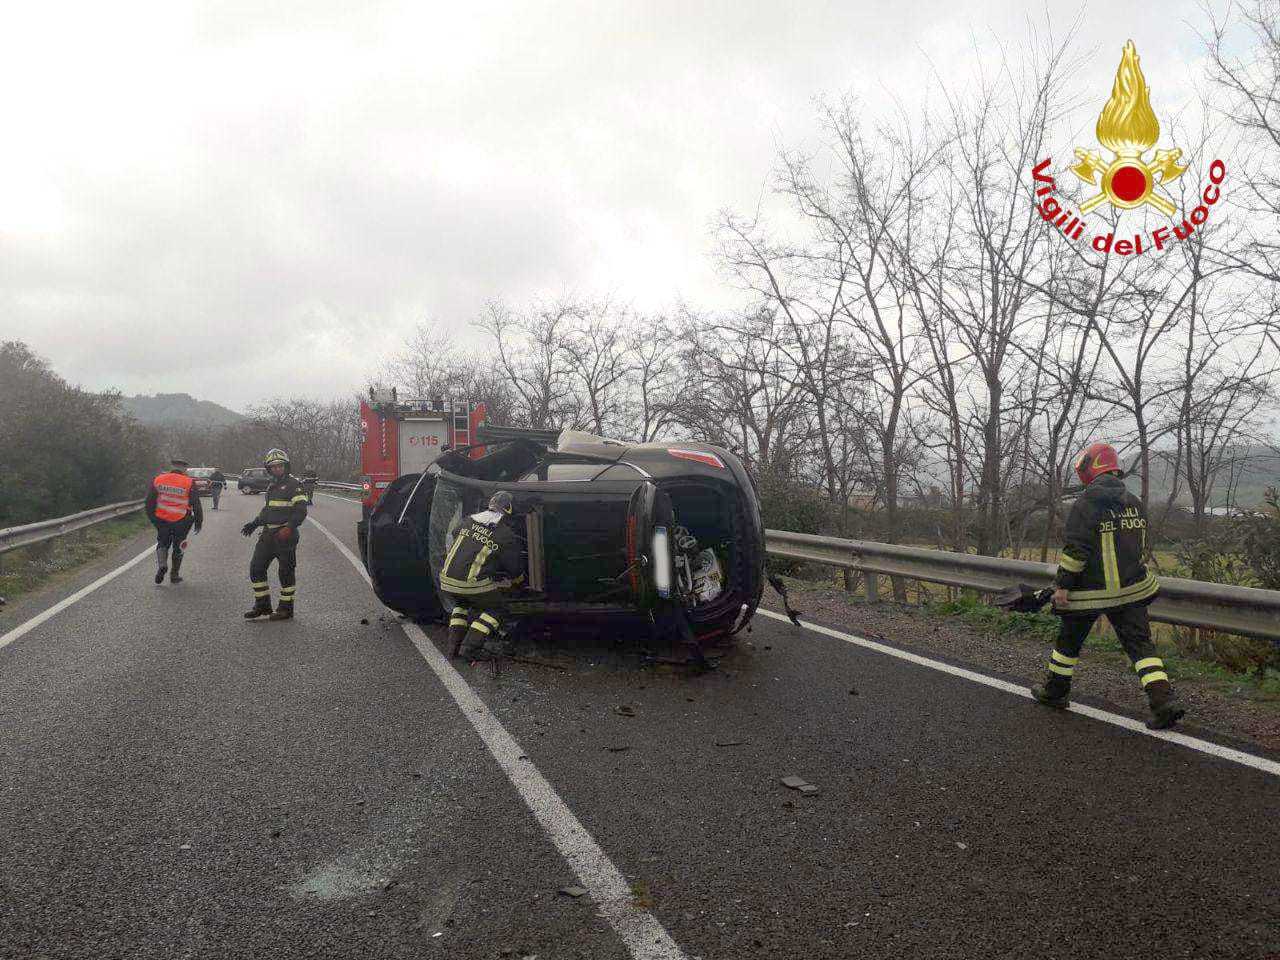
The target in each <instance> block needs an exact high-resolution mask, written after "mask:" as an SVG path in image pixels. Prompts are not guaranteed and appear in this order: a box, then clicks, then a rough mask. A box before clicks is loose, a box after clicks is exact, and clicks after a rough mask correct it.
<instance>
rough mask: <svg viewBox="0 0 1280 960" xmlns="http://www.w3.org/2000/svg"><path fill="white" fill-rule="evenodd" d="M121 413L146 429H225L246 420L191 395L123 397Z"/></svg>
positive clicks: (169, 394)
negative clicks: (188, 426)
mask: <svg viewBox="0 0 1280 960" xmlns="http://www.w3.org/2000/svg"><path fill="white" fill-rule="evenodd" d="M120 409H121V411H123V412H124V413H126V414H128V415H129V416H131V417H133V418H134V419H135V420H137V421H138V422H139V423H140V424H142V425H143V426H148V427H160V426H168V425H170V424H193V425H198V426H206V427H225V426H230V425H231V424H233V423H239V422H240V421H241V420H243V419H245V418H244V416H243V415H242V414H239V413H236V412H235V411H234V410H228V409H227V408H226V407H224V406H221V405H219V404H216V403H214V402H213V401H212V400H197V399H196V398H195V397H193V396H191V394H189V393H157V394H156V395H155V396H154V397H147V396H141V395H139V396H136V397H121V398H120Z"/></svg>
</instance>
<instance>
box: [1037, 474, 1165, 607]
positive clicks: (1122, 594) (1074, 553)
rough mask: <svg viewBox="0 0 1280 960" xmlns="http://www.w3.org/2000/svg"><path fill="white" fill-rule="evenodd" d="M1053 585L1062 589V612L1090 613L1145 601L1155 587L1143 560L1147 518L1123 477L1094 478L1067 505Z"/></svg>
mask: <svg viewBox="0 0 1280 960" xmlns="http://www.w3.org/2000/svg"><path fill="white" fill-rule="evenodd" d="M1063 540H1064V544H1063V547H1062V558H1061V559H1060V560H1059V561H1058V574H1057V577H1056V578H1055V579H1056V582H1057V585H1058V586H1060V587H1063V588H1064V589H1066V591H1067V599H1068V603H1067V605H1066V606H1065V607H1059V608H1058V610H1059V611H1060V612H1063V613H1089V612H1093V611H1097V610H1110V609H1115V608H1116V607H1126V606H1129V605H1130V604H1135V603H1145V602H1150V600H1151V598H1153V597H1154V596H1155V595H1156V592H1157V591H1158V590H1159V589H1160V586H1159V583H1158V582H1157V581H1156V578H1155V576H1154V575H1153V574H1151V573H1150V572H1149V571H1148V570H1147V567H1146V564H1145V563H1143V560H1142V558H1143V555H1144V554H1145V553H1146V549H1147V518H1146V515H1145V514H1144V513H1143V510H1142V501H1140V500H1139V499H1138V498H1137V497H1135V496H1134V495H1133V494H1131V493H1130V492H1129V491H1128V490H1126V489H1125V486H1124V481H1123V480H1121V479H1120V478H1119V477H1117V476H1114V475H1111V474H1107V475H1104V476H1101V477H1099V478H1098V479H1097V480H1094V481H1093V483H1091V484H1089V486H1087V487H1086V488H1085V490H1084V493H1082V494H1081V495H1080V498H1079V499H1078V500H1076V502H1075V503H1074V504H1073V505H1072V507H1071V513H1070V514H1069V515H1068V517H1067V523H1066V527H1065V528H1064V530H1063Z"/></svg>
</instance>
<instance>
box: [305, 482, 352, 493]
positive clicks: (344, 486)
mask: <svg viewBox="0 0 1280 960" xmlns="http://www.w3.org/2000/svg"><path fill="white" fill-rule="evenodd" d="M316 486H317V487H327V488H328V489H330V490H354V491H356V492H358V493H363V492H364V487H363V486H361V485H360V484H358V483H339V482H338V481H336V480H317V481H316Z"/></svg>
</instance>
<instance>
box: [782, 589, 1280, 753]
mask: <svg viewBox="0 0 1280 960" xmlns="http://www.w3.org/2000/svg"><path fill="white" fill-rule="evenodd" d="M756 612H757V613H758V614H760V615H761V616H764V617H769V618H770V619H773V620H778V621H781V622H782V623H789V622H790V621H789V620H788V619H787V618H786V617H785V616H784V615H782V614H780V613H775V612H774V611H772V610H764V609H760V610H757V611H756ZM801 625H802V626H803V627H804V629H806V630H812V631H813V632H814V633H821V634H823V635H824V636H828V637H834V638H835V639H836V640H843V641H844V642H845V643H850V644H853V645H854V646H858V647H865V648H866V649H867V650H874V651H875V652H876V653H883V654H885V655H887V656H890V657H897V658H898V659H899V660H906V661H907V662H908V663H914V664H916V665H918V666H921V667H928V668H929V669H930V670H937V671H939V672H941V673H949V674H951V675H952V676H953V677H961V678H963V679H965V680H971V681H973V682H974V683H980V684H982V685H983V686H986V687H991V688H993V689H995V690H1003V691H1004V692H1005V693H1011V694H1013V695H1014V696H1016V697H1025V698H1026V699H1028V700H1030V699H1031V691H1030V690H1028V689H1027V688H1026V687H1025V686H1021V685H1019V684H1016V683H1010V682H1009V681H1008V680H1001V679H999V678H997V677H989V676H987V675H986V674H984V673H978V672H977V671H975V670H966V669H965V668H964V667H956V666H952V665H951V664H949V663H943V662H942V661H941V660H934V659H932V658H930V657H923V656H921V655H920V654H918V653H908V652H907V651H906V650H899V649H898V648H897V647H891V646H889V645H888V644H884V643H877V642H876V641H875V640H868V639H866V638H865V637H858V636H855V635H853V634H851V633H843V632H841V631H840V630H833V629H832V628H831V627H824V626H822V625H821V624H818V623H806V622H805V621H803V620H802V621H801ZM1068 709H1069V710H1070V712H1071V713H1078V714H1080V715H1081V716H1085V717H1090V718H1092V719H1094V720H1101V721H1102V722H1103V723H1109V724H1111V725H1112V726H1115V727H1122V728H1123V729H1125V730H1128V731H1130V732H1132V733H1140V734H1142V735H1143V736H1147V737H1153V738H1155V739H1157V740H1167V741H1169V742H1170V743H1176V744H1179V745H1180V746H1184V747H1187V748H1188V749H1190V750H1195V751H1197V752H1199V753H1205V754H1208V755H1209V756H1213V757H1218V758H1219V759H1221V760H1229V761H1230V762H1232V763H1238V764H1240V765H1242V766H1245V767H1252V768H1253V769H1255V770H1261V771H1262V772H1263V773H1269V774H1271V775H1272V776H1273V777H1280V763H1277V762H1276V761H1275V760H1268V759H1266V758H1265V757H1258V756H1254V755H1253V754H1252V753H1245V752H1244V751H1243V750H1233V749H1232V748H1231V747H1224V746H1222V745H1221V744H1217V743H1212V742H1210V741H1208V740H1201V739H1200V738H1199V737H1192V736H1188V735H1187V734H1185V733H1179V732H1178V731H1176V730H1148V729H1147V727H1146V724H1144V723H1142V722H1141V721H1139V720H1134V719H1133V718H1132V717H1124V716H1121V715H1120V714H1118V713H1111V712H1110V711H1108V710H1099V709H1098V708H1097V707H1090V706H1088V705H1086V704H1083V703H1073V704H1071V706H1070V707H1069V708H1068Z"/></svg>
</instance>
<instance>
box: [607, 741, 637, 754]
mask: <svg viewBox="0 0 1280 960" xmlns="http://www.w3.org/2000/svg"><path fill="white" fill-rule="evenodd" d="M605 749H606V750H608V751H609V752H610V753H622V751H624V750H630V749H631V744H629V743H620V744H618V745H617V746H615V747H605Z"/></svg>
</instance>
